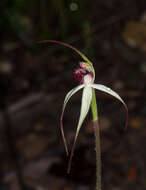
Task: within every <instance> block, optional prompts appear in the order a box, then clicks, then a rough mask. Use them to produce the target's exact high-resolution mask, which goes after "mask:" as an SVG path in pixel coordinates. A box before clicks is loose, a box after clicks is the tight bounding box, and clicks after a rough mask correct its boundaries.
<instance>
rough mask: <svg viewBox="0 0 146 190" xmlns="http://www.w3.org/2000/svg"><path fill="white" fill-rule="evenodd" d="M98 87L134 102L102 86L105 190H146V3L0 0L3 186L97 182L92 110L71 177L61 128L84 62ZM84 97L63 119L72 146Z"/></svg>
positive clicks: (46, 188)
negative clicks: (61, 43)
mask: <svg viewBox="0 0 146 190" xmlns="http://www.w3.org/2000/svg"><path fill="white" fill-rule="evenodd" d="M49 39H53V40H60V41H64V42H67V43H69V44H71V45H73V46H75V47H76V48H77V49H79V50H80V51H82V52H83V53H84V54H85V55H86V56H87V57H88V58H89V59H90V60H91V61H92V62H93V63H94V67H95V70H96V83H101V84H104V85H107V86H109V87H111V88H112V89H113V90H115V91H116V92H118V93H119V94H120V96H121V97H122V98H123V99H124V101H125V102H126V104H127V106H128V108H129V123H128V129H127V131H126V132H125V131H124V124H125V112H124V109H123V108H122V106H121V104H120V103H118V101H116V100H114V99H113V98H111V97H109V96H106V95H105V94H103V93H100V92H97V102H98V110H99V116H100V129H101V130H100V131H101V148H102V189H103V190H129V189H133V190H139V189H141V190H145V189H146V172H145V170H146V166H145V162H146V161H145V160H146V151H145V150H146V128H145V125H146V117H145V116H146V101H145V99H146V98H145V97H146V1H145V0H139V1H137V0H126V1H123V0H110V1H102V0H97V1H94V2H92V1H89V0H37V1H35V0H29V1H25V0H1V1H0V190H18V189H19V190H29V189H32V190H33V189H34V190H73V189H76V190H93V189H95V183H96V170H95V151H94V149H95V148H94V135H93V130H92V124H91V115H90V114H89V116H88V117H87V119H86V121H85V122H84V125H83V127H82V129H81V132H80V135H79V138H78V141H77V147H76V151H75V154H74V157H73V163H72V169H71V173H70V174H69V175H67V173H66V170H67V161H68V158H67V157H66V155H65V150H64V146H63V142H62V138H61V134H60V129H59V117H60V113H61V106H62V103H63V100H64V96H65V94H66V93H67V92H68V91H69V90H70V89H72V88H73V87H75V86H76V85H77V83H76V82H75V81H74V79H73V71H74V70H75V69H76V68H77V66H78V63H79V61H81V58H80V57H79V56H78V55H76V54H74V52H72V50H68V49H67V48H64V47H62V46H58V45H55V44H51V43H46V44H37V43H36V42H37V41H40V40H49ZM80 100H81V93H78V94H76V95H75V96H74V97H72V99H71V101H70V103H69V105H68V107H67V109H66V112H65V116H64V125H65V134H66V136H67V140H68V143H69V145H70V148H71V145H72V142H73V138H74V135H75V129H76V124H77V121H78V116H79V110H80Z"/></svg>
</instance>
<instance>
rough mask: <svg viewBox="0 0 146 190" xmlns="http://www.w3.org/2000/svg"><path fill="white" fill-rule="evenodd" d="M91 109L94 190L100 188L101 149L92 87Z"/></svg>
mask: <svg viewBox="0 0 146 190" xmlns="http://www.w3.org/2000/svg"><path fill="white" fill-rule="evenodd" d="M92 93H93V95H92V102H91V110H92V116H93V129H94V134H95V151H96V190H101V149H100V131H99V123H98V111H97V104H96V96H95V90H94V89H92Z"/></svg>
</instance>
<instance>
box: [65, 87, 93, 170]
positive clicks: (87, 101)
mask: <svg viewBox="0 0 146 190" xmlns="http://www.w3.org/2000/svg"><path fill="white" fill-rule="evenodd" d="M91 100H92V88H91V86H89V85H86V86H85V87H84V90H83V95H82V103H81V111H80V117H79V122H78V125H77V130H76V135H75V139H74V143H73V147H72V150H71V154H70V159H69V166H68V173H69V172H70V168H71V161H72V156H73V153H74V149H75V144H76V140H77V137H78V134H79V131H80V128H81V126H82V124H83V121H84V119H85V117H86V115H87V113H88V111H89V108H90V105H91Z"/></svg>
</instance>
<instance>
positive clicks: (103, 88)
mask: <svg viewBox="0 0 146 190" xmlns="http://www.w3.org/2000/svg"><path fill="white" fill-rule="evenodd" d="M91 86H92V87H93V88H95V89H97V90H100V91H103V92H105V93H107V94H110V95H111V96H113V97H115V98H116V99H118V100H119V101H120V102H122V104H123V105H124V108H125V110H126V124H125V128H127V124H128V108H127V105H126V104H125V102H124V101H123V100H122V98H121V97H120V96H119V94H117V93H116V92H115V91H113V90H112V89H110V88H108V87H106V86H104V85H102V84H92V85H91Z"/></svg>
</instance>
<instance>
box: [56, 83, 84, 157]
mask: <svg viewBox="0 0 146 190" xmlns="http://www.w3.org/2000/svg"><path fill="white" fill-rule="evenodd" d="M83 87H84V84H82V85H79V86H77V87H75V88H73V89H72V90H71V91H69V92H68V93H67V95H66V96H65V99H64V103H63V108H62V113H61V118H60V128H61V133H62V137H63V142H64V146H65V150H66V153H67V155H68V148H67V143H66V138H65V135H64V130H63V123H62V120H63V115H64V110H65V107H66V105H67V102H68V101H69V99H70V98H71V97H72V95H74V94H75V93H76V92H77V91H79V90H80V89H82V88H83Z"/></svg>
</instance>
